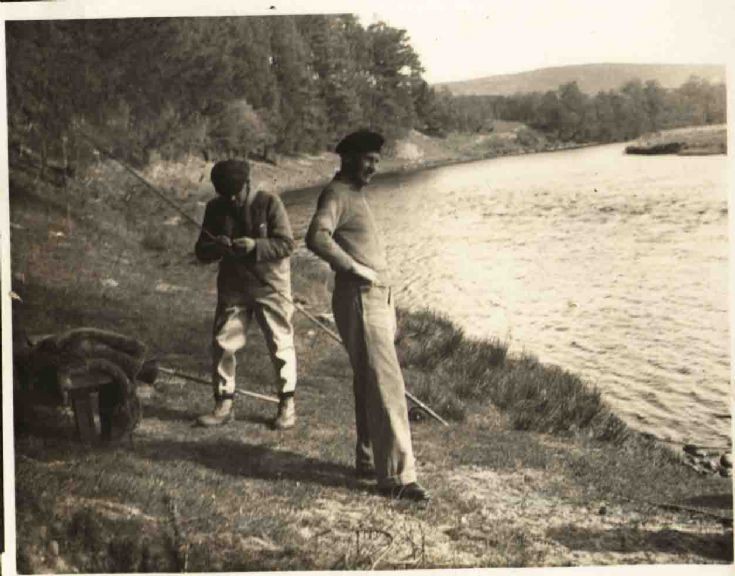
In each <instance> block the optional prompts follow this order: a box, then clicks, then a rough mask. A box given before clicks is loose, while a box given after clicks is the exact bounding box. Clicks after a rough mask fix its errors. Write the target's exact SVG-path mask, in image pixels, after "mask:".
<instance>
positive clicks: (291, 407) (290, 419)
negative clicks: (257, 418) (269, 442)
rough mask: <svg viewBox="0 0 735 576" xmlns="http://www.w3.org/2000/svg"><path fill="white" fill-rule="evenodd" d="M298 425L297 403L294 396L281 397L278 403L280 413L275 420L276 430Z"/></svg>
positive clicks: (274, 426)
mask: <svg viewBox="0 0 735 576" xmlns="http://www.w3.org/2000/svg"><path fill="white" fill-rule="evenodd" d="M295 425H296V404H295V402H294V399H293V396H284V397H281V400H280V401H279V403H278V415H277V416H276V418H275V420H273V428H274V429H275V430H287V429H288V428H293V427H294V426H295Z"/></svg>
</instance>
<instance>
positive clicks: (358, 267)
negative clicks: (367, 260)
mask: <svg viewBox="0 0 735 576" xmlns="http://www.w3.org/2000/svg"><path fill="white" fill-rule="evenodd" d="M350 271H351V272H352V273H353V274H355V275H356V276H359V277H360V278H362V279H363V280H367V281H368V282H370V284H372V283H373V282H375V281H376V280H377V279H378V273H377V272H376V271H375V270H373V269H372V268H368V267H367V266H365V265H363V264H360V263H359V262H354V263H353V264H352V268H351V270H350Z"/></svg>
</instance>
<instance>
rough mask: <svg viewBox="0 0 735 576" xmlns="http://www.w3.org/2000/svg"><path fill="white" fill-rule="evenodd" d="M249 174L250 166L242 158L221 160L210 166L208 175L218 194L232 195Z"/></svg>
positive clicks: (243, 184)
mask: <svg viewBox="0 0 735 576" xmlns="http://www.w3.org/2000/svg"><path fill="white" fill-rule="evenodd" d="M249 175H250V166H249V165H248V163H247V162H245V161H243V160H221V161H219V162H217V163H216V164H215V165H214V167H213V168H212V173H211V175H210V177H211V179H212V184H214V189H215V190H217V192H218V193H219V194H223V195H225V196H234V195H235V194H237V193H238V192H239V191H240V190H242V188H243V186H245V182H246V181H247V179H248V176H249Z"/></svg>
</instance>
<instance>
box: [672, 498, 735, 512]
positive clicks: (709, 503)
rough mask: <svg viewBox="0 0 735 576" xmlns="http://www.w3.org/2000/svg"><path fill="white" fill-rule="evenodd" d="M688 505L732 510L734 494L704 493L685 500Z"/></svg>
mask: <svg viewBox="0 0 735 576" xmlns="http://www.w3.org/2000/svg"><path fill="white" fill-rule="evenodd" d="M683 503H684V504H686V505H687V506H697V507H699V508H719V509H722V510H732V494H704V495H702V496H694V497H692V498H688V499H686V500H684V501H683Z"/></svg>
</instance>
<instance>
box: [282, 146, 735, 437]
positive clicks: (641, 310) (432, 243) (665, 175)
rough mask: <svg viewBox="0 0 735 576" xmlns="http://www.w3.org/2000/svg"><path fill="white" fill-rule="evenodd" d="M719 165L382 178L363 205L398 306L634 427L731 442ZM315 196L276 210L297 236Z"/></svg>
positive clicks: (633, 161) (550, 165)
mask: <svg viewBox="0 0 735 576" xmlns="http://www.w3.org/2000/svg"><path fill="white" fill-rule="evenodd" d="M726 176H727V174H726V157H725V156H708V157H677V156H660V157H641V156H638V157H636V156H626V155H625V154H623V145H619V144H616V145H610V146H602V147H595V148H586V149H581V150H574V151H565V152H556V153H549V154H536V155H532V156H525V157H523V156H519V157H510V158H502V159H495V160H488V161H483V162H475V163H471V164H464V165H458V166H452V167H445V168H440V169H435V170H428V171H424V172H420V173H416V174H411V175H405V176H399V177H391V178H386V179H384V180H380V181H378V182H376V183H375V184H373V185H371V188H370V192H369V197H370V202H371V205H372V206H373V209H374V211H375V213H376V216H377V219H378V221H379V222H380V224H381V227H382V228H383V230H384V232H385V236H386V242H387V248H388V257H389V261H390V263H391V266H392V268H393V270H394V273H395V285H396V287H397V288H398V296H397V301H398V304H399V305H402V306H405V307H408V308H419V307H422V306H429V307H432V308H435V309H438V310H441V311H444V312H445V313H447V314H448V315H449V316H450V317H451V318H453V319H455V320H457V321H458V322H459V323H460V324H461V325H462V326H463V327H464V328H465V329H466V331H467V332H468V333H470V334H472V335H475V336H480V337H484V336H491V337H498V338H501V339H505V340H508V341H510V343H511V350H515V351H516V352H518V351H522V350H525V351H528V352H530V353H533V354H535V355H537V356H538V357H539V358H540V359H541V360H542V361H544V362H550V363H555V364H558V365H560V366H563V367H564V368H567V369H569V370H571V371H573V372H576V373H578V374H580V375H582V376H583V377H584V378H586V379H587V380H589V381H591V382H593V383H595V384H597V385H598V386H599V387H600V388H601V390H602V391H603V393H604V395H605V396H606V398H607V399H608V401H609V402H610V403H611V404H612V405H613V406H614V407H615V409H616V411H617V412H618V413H619V414H620V415H621V416H622V417H623V418H624V419H625V420H626V421H627V422H629V423H630V424H631V425H632V426H633V427H635V428H637V429H640V430H645V431H648V432H652V433H654V434H656V435H657V436H659V437H663V438H667V439H672V440H676V441H683V442H688V441H693V442H696V443H701V444H708V445H713V446H726V445H727V444H728V443H729V439H730V432H729V430H730V421H729V419H728V416H729V380H730V368H729V332H728V301H727V284H728V267H727V263H728V241H727V232H728V220H727V187H726ZM313 202H314V196H313V194H312V195H311V196H309V197H307V196H303V195H301V196H298V195H297V196H295V197H294V198H293V199H292V200H290V201H289V210H291V211H292V212H293V214H292V217H293V218H294V224H295V228H296V231H297V233H300V234H301V235H303V232H304V226H305V224H306V222H307V220H308V217H309V216H310V213H311V211H312V210H313Z"/></svg>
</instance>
